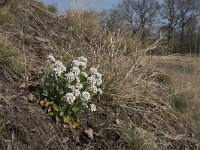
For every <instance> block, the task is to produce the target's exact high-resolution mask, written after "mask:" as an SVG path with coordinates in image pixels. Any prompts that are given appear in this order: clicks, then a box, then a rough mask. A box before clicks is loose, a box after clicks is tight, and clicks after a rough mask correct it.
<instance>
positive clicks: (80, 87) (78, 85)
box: [75, 83, 83, 90]
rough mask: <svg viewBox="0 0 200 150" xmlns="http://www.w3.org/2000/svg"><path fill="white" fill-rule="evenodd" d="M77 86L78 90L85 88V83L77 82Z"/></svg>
mask: <svg viewBox="0 0 200 150" xmlns="http://www.w3.org/2000/svg"><path fill="white" fill-rule="evenodd" d="M75 88H76V89H78V90H81V89H83V85H82V84H81V83H77V84H76V85H75Z"/></svg>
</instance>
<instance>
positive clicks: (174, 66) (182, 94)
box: [156, 55, 200, 126]
mask: <svg viewBox="0 0 200 150" xmlns="http://www.w3.org/2000/svg"><path fill="white" fill-rule="evenodd" d="M156 64H157V66H158V68H159V70H161V71H162V72H163V73H165V74H166V75H168V76H169V77H170V78H171V82H170V85H171V86H172V87H173V88H174V89H175V92H174V93H175V95H177V96H178V98H177V96H176V103H175V105H177V104H178V106H177V108H179V109H183V110H182V113H183V114H184V116H185V117H186V118H187V119H191V118H192V119H193V120H194V121H195V122H196V123H197V126H198V124H199V123H200V122H199V119H200V111H199V110H200V101H199V99H200V68H199V64H200V57H198V56H191V55H185V56H184V55H173V56H171V55H169V56H159V57H157V58H156Z"/></svg>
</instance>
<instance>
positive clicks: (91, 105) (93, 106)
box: [90, 104, 97, 112]
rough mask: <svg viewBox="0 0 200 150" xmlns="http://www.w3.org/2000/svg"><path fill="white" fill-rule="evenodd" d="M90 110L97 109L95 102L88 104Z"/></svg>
mask: <svg viewBox="0 0 200 150" xmlns="http://www.w3.org/2000/svg"><path fill="white" fill-rule="evenodd" d="M90 110H91V111H92V112H94V111H96V110H97V108H96V105H95V104H90Z"/></svg>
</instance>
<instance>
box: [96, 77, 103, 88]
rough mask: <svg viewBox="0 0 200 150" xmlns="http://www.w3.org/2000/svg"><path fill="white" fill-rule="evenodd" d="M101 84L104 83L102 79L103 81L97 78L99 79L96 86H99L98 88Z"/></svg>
mask: <svg viewBox="0 0 200 150" xmlns="http://www.w3.org/2000/svg"><path fill="white" fill-rule="evenodd" d="M101 83H102V79H101V78H97V79H96V84H97V86H100V85H101Z"/></svg>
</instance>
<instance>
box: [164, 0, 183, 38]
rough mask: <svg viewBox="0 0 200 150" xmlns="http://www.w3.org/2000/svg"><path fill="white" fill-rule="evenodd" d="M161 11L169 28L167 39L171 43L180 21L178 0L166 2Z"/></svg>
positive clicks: (165, 0) (166, 0) (167, 0)
mask: <svg viewBox="0 0 200 150" xmlns="http://www.w3.org/2000/svg"><path fill="white" fill-rule="evenodd" d="M161 10H162V12H161V16H162V19H163V22H164V24H166V25H167V28H168V29H167V30H168V31H167V32H168V35H167V39H168V41H171V39H172V36H173V32H174V30H175V28H176V27H177V24H178V21H179V7H178V2H177V0H164V2H163V4H162V9H161Z"/></svg>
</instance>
